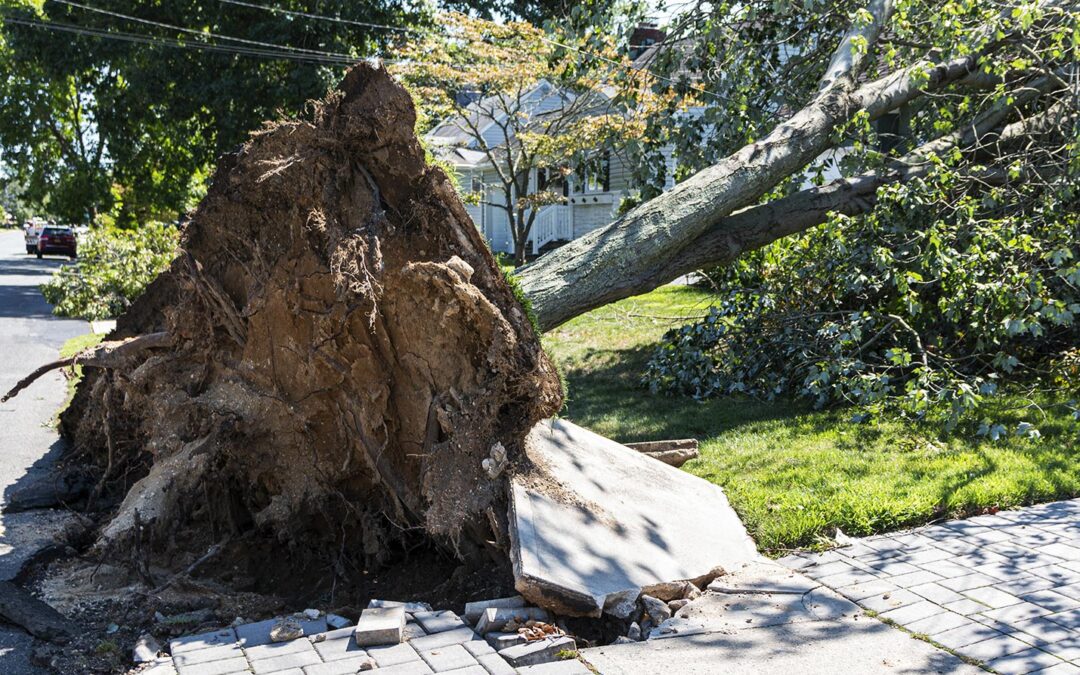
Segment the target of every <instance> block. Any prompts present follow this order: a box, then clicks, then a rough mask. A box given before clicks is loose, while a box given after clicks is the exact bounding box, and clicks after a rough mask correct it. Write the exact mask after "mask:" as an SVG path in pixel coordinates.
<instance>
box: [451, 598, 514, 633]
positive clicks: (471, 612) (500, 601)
mask: <svg viewBox="0 0 1080 675" xmlns="http://www.w3.org/2000/svg"><path fill="white" fill-rule="evenodd" d="M524 606H525V598H523V597H521V596H520V595H515V596H513V597H510V598H494V599H492V600H478V601H476V602H467V603H465V621H467V622H468V623H470V624H472V625H474V626H475V625H476V622H477V621H478V620H479V619H480V615H481V614H483V613H484V610H485V609H487V608H489V607H495V608H499V607H524Z"/></svg>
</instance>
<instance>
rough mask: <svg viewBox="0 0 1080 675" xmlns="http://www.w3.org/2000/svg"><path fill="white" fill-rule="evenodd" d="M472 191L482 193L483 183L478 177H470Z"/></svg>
mask: <svg viewBox="0 0 1080 675" xmlns="http://www.w3.org/2000/svg"><path fill="white" fill-rule="evenodd" d="M472 191H473V192H477V193H481V194H482V193H483V192H484V181H482V180H481V179H480V176H473V177H472Z"/></svg>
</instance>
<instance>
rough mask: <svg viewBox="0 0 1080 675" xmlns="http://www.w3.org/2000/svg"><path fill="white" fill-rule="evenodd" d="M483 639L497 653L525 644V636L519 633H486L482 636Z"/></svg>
mask: <svg viewBox="0 0 1080 675" xmlns="http://www.w3.org/2000/svg"><path fill="white" fill-rule="evenodd" d="M484 639H485V640H487V641H488V644H489V645H491V646H492V647H494V648H495V651H497V652H498V651H502V650H503V649H506V648H507V647H514V646H516V645H520V644H524V643H525V642H526V640H525V636H524V635H522V634H521V633H488V634H487V635H485V636H484Z"/></svg>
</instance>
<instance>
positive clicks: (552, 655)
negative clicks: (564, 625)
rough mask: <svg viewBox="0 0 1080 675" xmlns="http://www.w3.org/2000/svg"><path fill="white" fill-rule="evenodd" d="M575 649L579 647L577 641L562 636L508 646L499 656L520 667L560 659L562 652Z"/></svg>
mask: <svg viewBox="0 0 1080 675" xmlns="http://www.w3.org/2000/svg"><path fill="white" fill-rule="evenodd" d="M575 649H577V643H575V642H574V639H573V638H569V637H566V636H560V637H554V638H544V639H543V640H535V641H533V642H526V643H525V644H523V645H517V646H514V647H508V648H506V649H503V650H502V651H500V652H499V656H501V657H503V658H504V659H506V660H507V662H508V663H509V664H510V665H511V666H514V667H515V668H519V667H521V666H532V665H536V664H537V663H549V662H551V661H558V660H559V659H560V658H561V657H560V654H563V653H564V652H572V651H574V650H575Z"/></svg>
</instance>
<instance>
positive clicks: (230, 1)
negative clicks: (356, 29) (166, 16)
mask: <svg viewBox="0 0 1080 675" xmlns="http://www.w3.org/2000/svg"><path fill="white" fill-rule="evenodd" d="M218 2H223V3H225V4H227V5H237V6H239V7H251V8H252V9H261V10H264V11H267V12H273V13H274V14H284V15H286V16H300V17H303V18H305V19H315V20H317V21H329V22H331V23H343V24H349V25H351V26H361V27H363V28H381V29H384V30H392V31H397V32H400V33H413V34H416V35H427V34H431V33H433V32H434V31H426V30H421V29H419V28H405V27H402V26H390V25H387V24H382V23H368V22H367V21H355V20H353V19H343V18H341V17H340V16H326V15H323V14H311V13H309V12H301V11H298V10H295V9H282V8H281V7H274V6H271V5H259V4H256V3H254V2H244V0H218Z"/></svg>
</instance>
